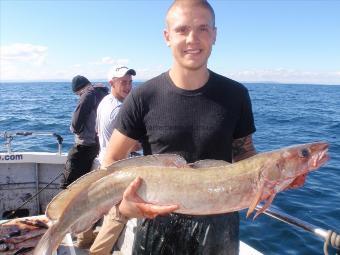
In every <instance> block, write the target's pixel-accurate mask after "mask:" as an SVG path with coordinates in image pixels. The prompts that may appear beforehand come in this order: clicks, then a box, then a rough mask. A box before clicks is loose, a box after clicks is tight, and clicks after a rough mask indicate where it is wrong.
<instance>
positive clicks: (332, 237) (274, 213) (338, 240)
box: [256, 205, 340, 255]
mask: <svg viewBox="0 0 340 255" xmlns="http://www.w3.org/2000/svg"><path fill="white" fill-rule="evenodd" d="M262 207H263V206H262V205H257V206H256V210H260V209H262ZM263 213H264V214H266V215H268V216H270V217H272V218H274V219H277V220H280V221H282V222H285V223H287V224H290V225H293V226H296V227H299V228H302V229H304V230H306V231H308V232H310V233H313V234H314V235H316V236H317V237H320V238H321V239H323V240H324V246H323V251H324V253H325V255H328V245H329V244H331V245H332V247H333V248H335V249H336V250H337V254H340V253H338V252H340V234H338V233H336V232H335V231H333V230H326V229H323V228H320V227H317V226H315V225H313V224H311V223H308V222H305V221H303V220H300V219H298V218H295V217H293V216H291V215H288V214H286V213H284V212H282V211H281V210H279V209H277V208H274V207H273V206H271V207H269V208H268V209H266V210H265V211H264V212H263Z"/></svg>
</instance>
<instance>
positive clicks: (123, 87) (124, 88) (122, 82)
mask: <svg viewBox="0 0 340 255" xmlns="http://www.w3.org/2000/svg"><path fill="white" fill-rule="evenodd" d="M111 87H112V94H113V95H114V96H115V97H116V98H117V99H118V100H119V101H123V100H124V99H125V98H126V97H127V95H128V94H129V93H130V91H131V88H132V77H131V75H130V74H127V75H125V76H123V77H121V78H113V80H111Z"/></svg>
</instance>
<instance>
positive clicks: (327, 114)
mask: <svg viewBox="0 0 340 255" xmlns="http://www.w3.org/2000/svg"><path fill="white" fill-rule="evenodd" d="M134 85H135V86H138V84H137V83H135V84H134ZM245 86H246V87H247V88H248V90H249V93H250V97H251V99H252V105H253V112H254V117H255V123H256V128H257V131H256V133H255V134H254V136H253V137H254V143H255V146H256V149H257V150H258V151H259V152H261V151H268V150H273V149H278V148H281V147H284V146H289V145H293V144H299V143H308V142H314V141H320V140H323V141H327V142H329V144H330V149H329V154H330V157H331V159H330V161H329V162H328V163H327V164H326V165H325V166H323V167H322V168H320V169H319V170H318V171H315V172H312V173H310V174H309V175H308V178H307V181H306V183H305V185H304V186H303V187H301V188H299V189H294V190H289V191H285V192H282V193H279V194H278V195H277V196H276V198H275V200H274V202H273V205H274V206H276V207H277V208H279V209H280V210H282V211H283V212H285V213H287V214H289V215H292V216H294V217H296V218H299V219H301V220H303V221H306V222H308V223H311V224H313V225H316V226H318V227H321V228H324V229H333V230H336V231H337V232H338V233H340V189H339V183H340V86H334V85H333V86H327V85H308V84H305V85H301V84H273V83H266V84H260V83H258V84H247V83H246V84H245ZM76 103H77V96H76V95H74V94H73V93H72V91H71V86H70V83H67V82H35V83H0V134H1V135H3V133H4V132H5V131H11V132H17V131H30V132H33V134H34V133H35V132H49V133H57V134H59V135H61V136H62V137H63V138H64V141H63V152H67V151H68V149H69V148H70V147H71V146H72V144H73V135H72V133H71V132H70V130H69V125H70V120H71V116H72V112H73V110H74V108H75V106H76ZM4 142H5V141H4V140H3V137H0V146H2V147H0V151H2V152H4V151H6V148H5V146H3V145H4ZM12 148H13V150H14V151H47V152H56V151H57V141H56V139H55V138H54V137H53V136H35V135H32V136H26V137H25V136H17V137H15V138H14V140H13V141H12ZM0 174H1V173H0ZM240 235H241V239H242V240H243V241H244V242H246V243H248V244H249V245H251V246H253V247H255V248H256V249H257V250H259V251H261V252H263V253H264V254H322V253H323V251H322V249H323V241H322V240H321V239H320V238H318V237H316V236H314V235H313V234H311V233H309V232H306V231H304V230H302V229H298V228H296V227H292V226H289V225H287V224H286V223H283V222H279V221H277V220H274V219H272V218H270V217H268V216H266V215H264V214H263V215H260V216H259V217H258V218H257V219H256V220H252V219H251V218H249V219H246V218H245V211H242V212H241V233H240ZM332 253H333V254H334V253H335V251H334V250H332V249H330V254H332Z"/></svg>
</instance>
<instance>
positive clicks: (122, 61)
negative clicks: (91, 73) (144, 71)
mask: <svg viewBox="0 0 340 255" xmlns="http://www.w3.org/2000/svg"><path fill="white" fill-rule="evenodd" d="M127 63H129V59H114V58H112V57H102V58H101V59H99V60H96V61H93V62H90V63H89V64H93V65H111V66H115V65H126V64H127Z"/></svg>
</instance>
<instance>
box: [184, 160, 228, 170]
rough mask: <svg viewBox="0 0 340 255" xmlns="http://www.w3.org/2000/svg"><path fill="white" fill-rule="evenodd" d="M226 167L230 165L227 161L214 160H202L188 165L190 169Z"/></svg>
mask: <svg viewBox="0 0 340 255" xmlns="http://www.w3.org/2000/svg"><path fill="white" fill-rule="evenodd" d="M228 165H230V163H229V162H227V161H223V160H215V159H204V160H199V161H196V162H194V163H192V164H190V166H191V167H192V168H208V167H224V166H228Z"/></svg>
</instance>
